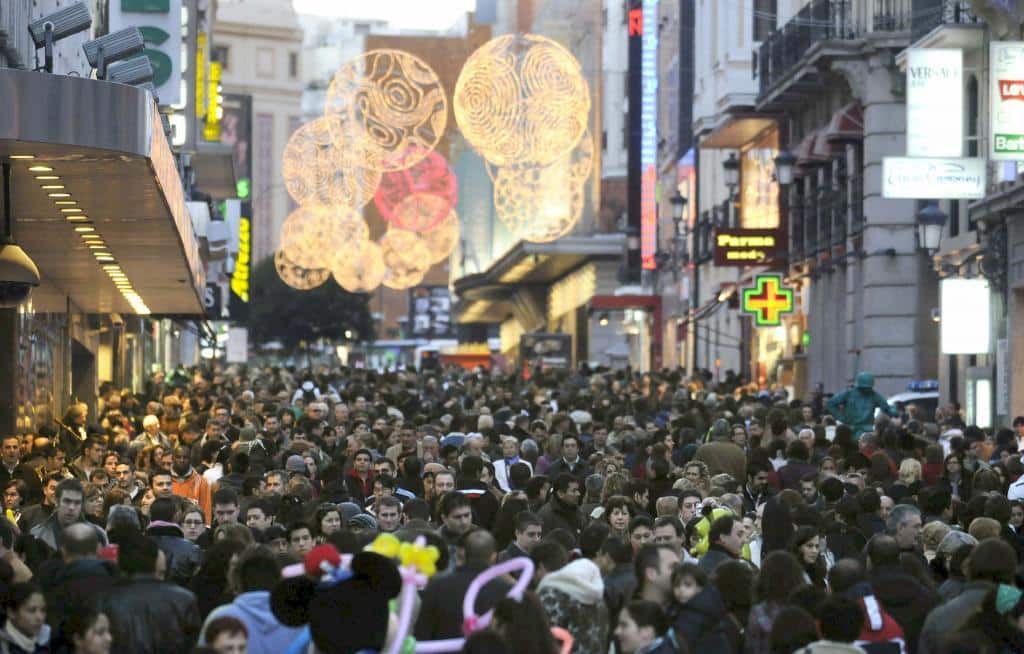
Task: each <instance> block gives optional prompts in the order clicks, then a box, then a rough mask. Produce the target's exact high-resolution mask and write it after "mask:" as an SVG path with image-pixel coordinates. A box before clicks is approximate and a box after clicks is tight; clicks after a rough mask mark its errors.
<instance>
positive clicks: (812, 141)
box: [796, 129, 828, 168]
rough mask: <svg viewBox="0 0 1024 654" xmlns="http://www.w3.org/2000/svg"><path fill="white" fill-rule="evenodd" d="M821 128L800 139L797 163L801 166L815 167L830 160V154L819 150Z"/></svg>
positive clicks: (797, 149)
mask: <svg viewBox="0 0 1024 654" xmlns="http://www.w3.org/2000/svg"><path fill="white" fill-rule="evenodd" d="M820 132H821V130H817V129H816V130H814V131H813V132H811V133H810V134H808V135H807V136H805V137H804V139H803V140H802V141H800V145H798V146H797V148H796V165H797V166H799V167H800V168H813V167H814V166H820V165H821V164H823V163H825V162H826V161H828V156H827V155H824V154H822V153H820V152H818V149H817V144H818V134H819V133H820Z"/></svg>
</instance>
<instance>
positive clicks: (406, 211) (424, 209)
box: [390, 193, 452, 233]
mask: <svg viewBox="0 0 1024 654" xmlns="http://www.w3.org/2000/svg"><path fill="white" fill-rule="evenodd" d="M451 212H452V205H451V203H450V202H448V200H446V199H445V198H443V197H441V196H439V195H434V194H432V193H413V194H412V195H407V196H405V197H404V198H403V199H402V201H401V202H400V203H399V204H398V206H397V207H396V208H395V210H394V212H393V213H392V219H391V222H390V224H391V225H393V226H394V227H395V228H396V229H404V230H407V231H410V232H418V233H423V232H428V231H430V230H432V229H434V228H435V227H437V226H439V225H440V224H441V223H442V222H444V221H445V220H447V216H448V215H449V214H450V213H451Z"/></svg>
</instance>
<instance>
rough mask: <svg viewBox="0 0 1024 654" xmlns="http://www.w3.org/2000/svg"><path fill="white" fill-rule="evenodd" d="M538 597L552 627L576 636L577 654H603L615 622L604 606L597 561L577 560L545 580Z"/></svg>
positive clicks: (574, 646) (601, 581) (542, 582)
mask: <svg viewBox="0 0 1024 654" xmlns="http://www.w3.org/2000/svg"><path fill="white" fill-rule="evenodd" d="M537 596H538V597H539V598H540V603H541V605H542V606H543V607H544V610H545V612H546V613H547V615H548V620H549V621H550V622H551V625H552V626H556V627H562V628H563V629H565V630H566V631H568V632H569V633H571V634H572V636H573V639H574V640H573V645H572V652H573V654H591V653H592V652H593V653H597V652H603V651H605V650H607V647H608V634H609V633H610V630H611V620H610V619H609V617H608V607H607V606H606V605H605V603H604V581H603V580H602V579H601V571H600V570H598V569H597V566H596V565H595V564H594V562H593V561H590V560H588V559H577V560H576V561H573V562H572V563H570V564H569V565H566V566H564V567H562V568H561V569H559V570H556V571H555V572H552V573H550V574H548V575H547V576H546V577H544V578H543V579H542V580H541V582H540V585H539V586H538V587H537Z"/></svg>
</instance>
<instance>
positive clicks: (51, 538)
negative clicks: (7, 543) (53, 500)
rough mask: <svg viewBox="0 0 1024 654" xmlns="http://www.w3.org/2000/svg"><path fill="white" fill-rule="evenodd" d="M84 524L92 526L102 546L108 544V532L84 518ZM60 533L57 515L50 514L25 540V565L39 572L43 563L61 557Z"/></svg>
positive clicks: (82, 521) (82, 520)
mask: <svg viewBox="0 0 1024 654" xmlns="http://www.w3.org/2000/svg"><path fill="white" fill-rule="evenodd" d="M79 522H81V523H83V524H87V525H90V526H91V527H92V528H93V529H95V530H96V536H97V537H98V538H99V541H100V545H102V546H105V545H106V544H107V532H105V531H104V530H103V528H101V527H97V526H96V525H94V524H92V523H91V522H88V521H86V520H85V519H84V518H83V519H81V520H79ZM60 532H61V526H60V524H59V523H58V522H57V513H56V512H54V513H52V514H50V517H49V518H47V519H46V521H45V522H43V523H42V524H40V525H36V526H35V527H33V528H32V530H31V531H30V532H29V533H28V537H27V538H25V564H26V565H27V566H28V567H30V568H32V569H33V570H38V569H39V566H40V565H42V563H43V561H46V560H47V559H52V558H56V557H58V556H60Z"/></svg>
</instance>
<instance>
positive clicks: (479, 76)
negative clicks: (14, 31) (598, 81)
mask: <svg viewBox="0 0 1024 654" xmlns="http://www.w3.org/2000/svg"><path fill="white" fill-rule="evenodd" d="M452 104H453V106H454V109H455V120H456V122H457V123H458V125H459V128H460V129H461V130H462V134H463V136H465V137H466V140H467V141H469V143H470V144H471V145H472V146H473V148H474V149H476V150H477V152H479V153H480V154H481V155H482V156H483V157H484V158H485V159H487V161H489V162H490V163H492V164H494V165H496V166H507V165H510V164H517V163H529V164H534V165H540V166H544V165H547V164H550V163H553V162H554V161H556V160H558V159H559V158H561V157H564V156H565V155H566V154H568V153H569V151H570V150H572V149H573V148H574V147H575V146H576V144H577V143H579V141H580V139H581V138H582V137H583V133H584V131H585V130H586V129H587V124H588V121H589V116H590V89H589V86H588V84H587V81H586V79H585V78H584V77H583V71H582V68H581V67H580V63H579V61H577V60H576V58H575V57H574V56H573V55H572V53H570V52H569V51H568V50H567V49H565V48H564V47H563V46H561V45H559V44H558V43H556V42H555V41H552V40H551V39H548V38H546V37H543V36H538V35H536V34H520V35H513V34H509V35H505V36H500V37H498V38H496V39H492V40H491V41H488V42H487V43H485V44H484V45H483V46H481V47H480V48H479V49H478V50H477V51H476V52H474V53H473V54H472V55H471V56H470V57H469V59H468V60H467V61H466V65H465V66H463V68H462V72H461V73H460V74H459V79H458V81H457V82H456V85H455V93H454V95H453V98H452Z"/></svg>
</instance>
